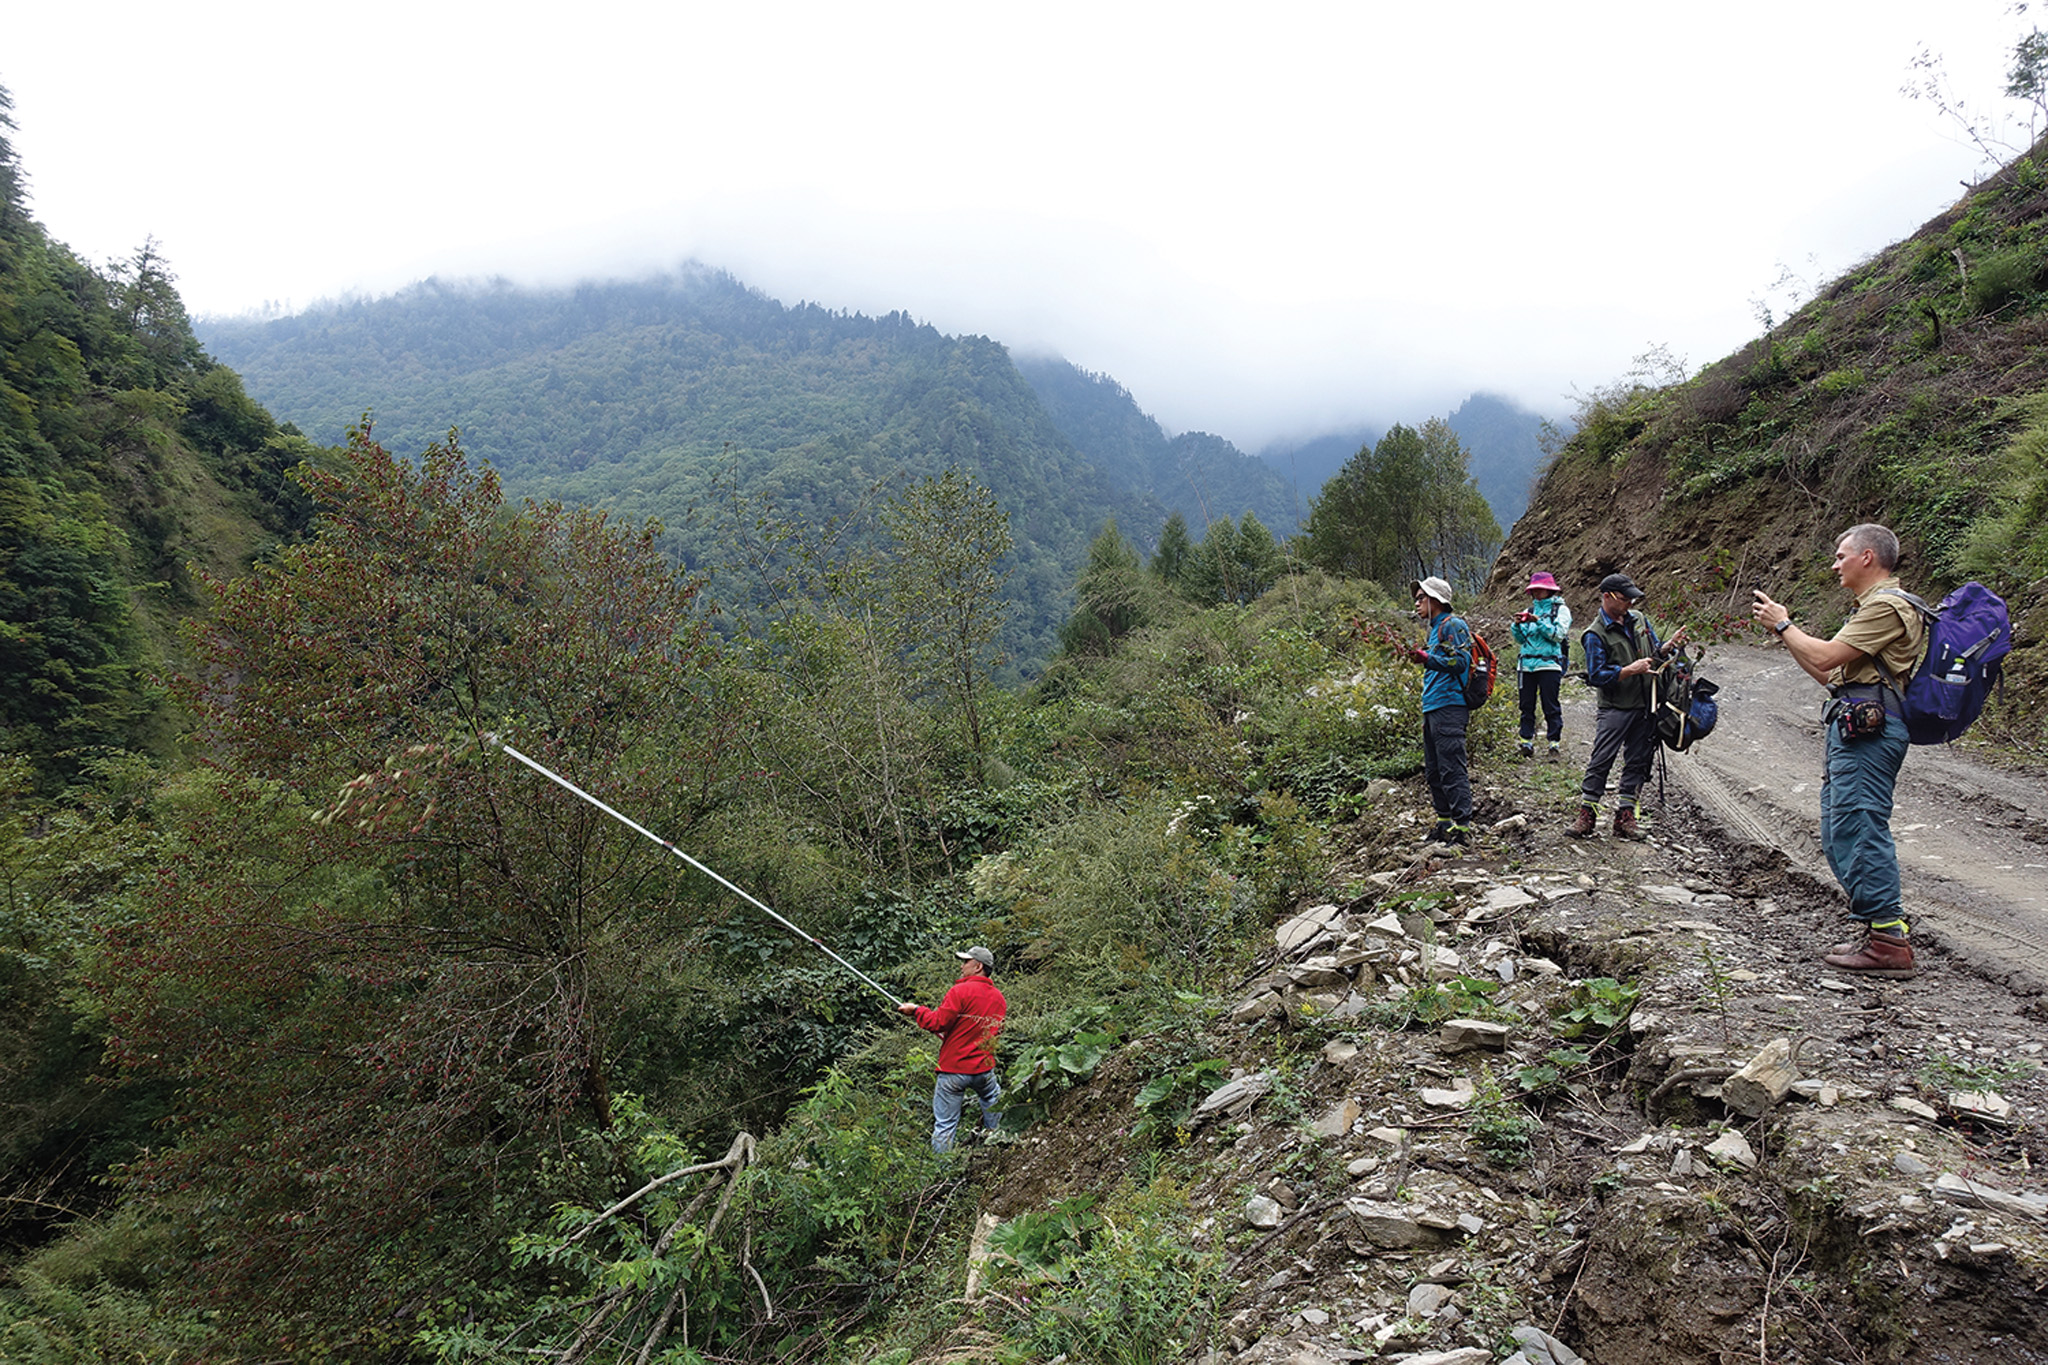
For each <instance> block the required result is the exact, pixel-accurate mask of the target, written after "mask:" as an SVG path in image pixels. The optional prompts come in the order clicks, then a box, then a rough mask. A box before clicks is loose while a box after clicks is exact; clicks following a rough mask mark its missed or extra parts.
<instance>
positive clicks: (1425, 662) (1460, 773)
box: [1408, 578, 1472, 844]
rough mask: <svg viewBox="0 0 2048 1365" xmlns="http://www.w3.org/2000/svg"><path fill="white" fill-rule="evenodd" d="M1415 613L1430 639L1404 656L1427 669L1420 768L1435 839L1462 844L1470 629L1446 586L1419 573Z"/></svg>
mask: <svg viewBox="0 0 2048 1365" xmlns="http://www.w3.org/2000/svg"><path fill="white" fill-rule="evenodd" d="M1410 586H1411V588H1412V589H1413V591H1414V593H1415V616H1416V619H1417V620H1421V621H1427V622H1428V623H1429V638H1428V639H1427V640H1426V641H1424V643H1423V645H1422V647H1421V648H1420V649H1411V650H1409V651H1408V657H1409V658H1410V659H1412V660H1414V661H1415V662H1416V663H1419V664H1421V665H1422V666H1423V667H1424V668H1425V669H1427V670H1429V671H1428V672H1427V673H1426V674H1425V675H1424V677H1423V681H1422V773H1423V776H1424V777H1426V778H1427V779H1428V780H1429V799H1430V803H1431V804H1432V805H1433V806H1435V807H1436V828H1435V829H1434V830H1432V831H1431V832H1430V837H1431V838H1432V839H1434V840H1435V841H1437V842H1438V843H1445V844H1463V843H1465V842H1466V841H1467V840H1468V839H1470V838H1471V836H1472V828H1471V826H1472V782H1471V779H1470V777H1468V776H1467V775H1466V771H1465V723H1466V720H1467V719H1468V716H1469V713H1468V712H1467V710H1466V708H1465V671H1466V669H1468V668H1470V667H1471V666H1472V628H1471V627H1470V626H1467V625H1466V624H1465V622H1464V621H1463V620H1462V619H1460V618H1459V617H1458V616H1456V615H1455V614H1453V613H1452V611H1451V585H1450V584H1448V583H1446V582H1444V580H1443V579H1441V578H1423V579H1418V580H1416V581H1415V582H1414V583H1413V584H1411V585H1410Z"/></svg>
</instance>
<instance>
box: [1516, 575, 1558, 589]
mask: <svg viewBox="0 0 2048 1365" xmlns="http://www.w3.org/2000/svg"><path fill="white" fill-rule="evenodd" d="M1523 591H1524V592H1556V591H1557V580H1556V579H1555V578H1552V577H1551V576H1550V575H1549V574H1547V573H1542V572H1538V573H1532V574H1530V575H1529V586H1528V587H1526V588H1524V589H1523Z"/></svg>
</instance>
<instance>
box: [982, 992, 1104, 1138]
mask: <svg viewBox="0 0 2048 1365" xmlns="http://www.w3.org/2000/svg"><path fill="white" fill-rule="evenodd" d="M1108 1012H1109V1008H1108V1006H1099V1007H1097V1008H1095V1009H1093V1010H1090V1011H1088V1012H1087V1014H1088V1016H1089V1017H1090V1018H1093V1019H1099V1018H1101V1017H1102V1016H1103V1015H1105V1014H1107V1013H1108ZM1116 1044H1117V1036H1116V1035H1115V1034H1114V1033H1106V1032H1101V1031H1098V1030H1095V1029H1091V1028H1085V1027H1084V1028H1081V1029H1078V1030H1077V1031H1076V1032H1075V1033H1074V1035H1073V1036H1072V1037H1071V1038H1069V1039H1067V1040H1066V1041H1065V1042H1061V1043H1034V1044H1030V1045H1028V1046H1026V1047H1025V1048H1024V1049H1023V1050H1022V1051H1021V1052H1019V1053H1018V1054H1017V1060H1016V1061H1015V1062H1014V1063H1012V1065H1011V1068H1010V1075H1009V1084H1008V1085H1007V1086H1006V1087H1005V1094H1004V1099H1003V1129H1004V1131H1006V1132H1012V1133H1014V1132H1018V1131H1020V1130H1021V1129H1024V1128H1028V1127H1030V1126H1031V1125H1032V1124H1034V1123H1036V1122H1038V1120H1040V1119H1042V1118H1044V1117H1045V1115H1046V1111H1047V1110H1049V1109H1051V1108H1052V1104H1053V1101H1054V1100H1056V1099H1058V1098H1059V1097H1060V1096H1061V1095H1064V1094H1065V1093H1066V1092H1067V1091H1068V1090H1069V1089H1070V1088H1072V1087H1073V1086H1075V1085H1078V1084H1079V1083H1081V1082H1083V1081H1086V1080H1087V1079H1088V1078H1090V1077H1091V1076H1093V1075H1094V1074H1095V1069H1096V1068H1097V1067H1099V1066H1101V1065H1102V1059H1103V1058H1104V1057H1107V1056H1108V1055H1109V1054H1110V1051H1111V1049H1113V1048H1114V1047H1115V1046H1116Z"/></svg>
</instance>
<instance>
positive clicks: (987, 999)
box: [896, 948, 1009, 1152]
mask: <svg viewBox="0 0 2048 1365" xmlns="http://www.w3.org/2000/svg"><path fill="white" fill-rule="evenodd" d="M953 956H955V957H957V958H959V959H960V979H959V980H957V981H955V982H954V983H953V988H952V989H951V990H949V991H947V992H946V998H945V999H944V1000H941V1001H940V1002H939V1007H938V1008H937V1009H935V1010H928V1009H926V1008H925V1007H924V1006H922V1005H919V1004H915V1003H913V1002H911V1001H908V1000H906V1001H904V1002H903V1003H902V1004H900V1005H898V1006H897V1007H896V1010H897V1012H898V1013H900V1014H908V1015H910V1016H912V1017H913V1018H915V1019H916V1020H917V1026H918V1027H919V1028H921V1029H927V1030H929V1031H931V1032H933V1033H936V1034H938V1035H940V1038H941V1040H942V1041H941V1042H940V1043H939V1067H938V1076H937V1078H936V1079H935V1080H934V1082H933V1084H932V1150H933V1151H935V1152H949V1151H951V1150H952V1149H953V1132H954V1130H955V1129H957V1128H958V1127H959V1126H960V1111H961V1109H962V1108H963V1107H964V1106H965V1105H966V1103H967V1093H968V1092H969V1091H970V1090H971V1091H973V1092H974V1097H975V1099H976V1100H978V1101H979V1102H980V1105H981V1126H982V1127H984V1128H988V1129H991V1130H993V1129H994V1128H995V1126H996V1124H997V1122H998V1121H999V1120H1000V1119H1001V1118H1002V1115H1001V1114H998V1113H997V1112H996V1107H995V1105H996V1101H997V1100H999V1099H1001V1098H1002V1097H1003V1087H1002V1083H1001V1082H1000V1081H998V1080H997V1079H996V1056H995V1042H996V1030H997V1029H999V1028H1001V1027H1002V1023H1003V1015H1004V1013H1005V1012H1007V1011H1008V1009H1009V1005H1008V1004H1007V1003H1006V1002H1005V1001H1004V999H1003V993H1002V992H1001V991H999V990H997V989H996V983H995V982H994V981H991V980H990V979H989V978H990V976H991V975H993V974H994V972H995V969H996V955H995V954H994V953H991V952H990V951H989V950H988V949H986V948H969V949H968V950H967V951H966V952H964V953H955V954H953Z"/></svg>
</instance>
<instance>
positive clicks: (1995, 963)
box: [1571, 645, 2048, 993]
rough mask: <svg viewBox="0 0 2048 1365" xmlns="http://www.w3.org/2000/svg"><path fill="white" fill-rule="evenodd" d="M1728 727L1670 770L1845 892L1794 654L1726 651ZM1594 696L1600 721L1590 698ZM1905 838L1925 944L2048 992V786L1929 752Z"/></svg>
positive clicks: (1721, 654)
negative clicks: (1836, 873) (1837, 875)
mask: <svg viewBox="0 0 2048 1365" xmlns="http://www.w3.org/2000/svg"><path fill="white" fill-rule="evenodd" d="M1699 672H1700V673H1701V674H1702V675H1703V676H1705V677H1709V678H1712V679H1713V680H1714V681H1715V682H1717V683H1719V684H1720V685H1721V695H1720V703H1721V722H1720V726H1719V728H1717V729H1716V730H1715V731H1714V733H1713V734H1712V735H1711V736H1710V737H1708V738H1707V739H1705V740H1703V741H1701V742H1700V743H1699V744H1698V745H1697V746H1695V747H1694V748H1693V749H1691V750H1690V751H1688V752H1687V753H1684V754H1672V755H1670V756H1669V759H1670V768H1669V775H1670V777H1671V778H1672V779H1674V780H1681V781H1683V782H1684V784H1685V786H1686V788H1687V790H1688V791H1690V792H1691V793H1692V794H1693V796H1694V798H1695V799H1696V800H1698V801H1699V803H1700V804H1701V805H1702V806H1704V807H1706V808H1707V809H1709V810H1711V811H1713V812H1714V813H1715V814H1716V815H1717V816H1719V817H1720V819H1721V820H1722V822H1723V823H1724V824H1725V825H1726V826H1727V829H1728V832H1729V833H1730V834H1731V835H1732V836H1734V837H1736V838H1738V839H1741V840H1744V841H1747V842H1753V843H1758V844H1764V845H1767V846H1769V847H1772V848H1776V849H1778V850H1780V851H1781V852H1783V853H1784V854H1785V856H1786V858H1787V859H1788V860H1789V861H1790V862H1791V863H1792V864H1793V865H1794V866H1797V867H1799V868H1802V869H1804V870H1806V871H1808V872H1810V873H1811V874H1812V875H1813V876H1815V877H1816V878H1817V879H1819V880H1820V881H1822V882H1824V883H1826V884H1828V885H1833V884H1834V879H1833V878H1832V876H1830V875H1829V873H1828V868H1827V861H1826V859H1824V858H1823V857H1822V856H1821V851H1820V839H1819V832H1820V775H1821V724H1820V706H1821V702H1822V700H1823V699H1824V696H1823V693H1822V691H1821V689H1820V688H1819V687H1818V686H1817V685H1816V684H1815V683H1814V682H1813V681H1812V680H1811V679H1809V678H1808V677H1807V676H1806V675H1805V674H1804V673H1802V672H1800V670H1799V667H1798V665H1796V664H1794V663H1793V662H1792V660H1791V659H1790V658H1789V657H1788V656H1787V655H1786V654H1785V652H1784V651H1783V650H1780V649H1772V648H1767V647H1766V648H1759V647H1755V646H1749V645H1719V646H1715V647H1713V648H1712V650H1711V652H1710V653H1709V654H1708V656H1707V658H1706V659H1705V661H1704V662H1702V663H1701V665H1700V666H1699ZM1571 690H1573V691H1576V692H1577V693H1578V695H1579V697H1580V698H1582V699H1584V700H1582V701H1581V702H1580V703H1579V704H1580V705H1581V706H1583V707H1585V708H1586V709H1587V713H1588V715H1590V708H1591V700H1590V694H1589V693H1587V692H1586V691H1585V690H1584V689H1571ZM1892 833H1893V835H1894V836H1895V837H1896V838H1897V840H1898V845H1899V870H1900V874H1901V877H1902V878H1903V881H1904V887H1905V900H1906V910H1907V913H1908V914H1909V915H1910V916H1911V917H1912V919H1913V922H1914V927H1913V933H1914V937H1915V938H1916V939H1921V940H1923V941H1928V942H1931V943H1933V944H1934V945H1935V946H1937V947H1939V948H1942V949H1945V950H1947V951H1948V952H1949V953H1951V954H1953V955H1954V956H1955V957H1957V958H1960V959H1962V960H1964V961H1966V962H1968V963H1969V964H1971V965H1972V966H1974V967H1976V968H1977V969H1978V970H1980V971H1982V972H1984V973H1985V974H1986V975H1988V976H1991V977H1992V978H1994V979H1996V980H1999V981H2002V982H2004V983H2005V984H2006V985H2008V986H2010V987H2012V988H2014V989H2016V990H2020V991H2023V992H2027V993H2038V992H2041V991H2043V990H2048V782H2043V781H2042V780H2041V779H2038V778H2030V777H2023V776H2018V775H2015V774H2011V773H2006V772H2001V771H1999V770H1997V769H1994V768H1990V767H1986V766H1985V765H1983V764H1981V763H1978V762H1976V761H1974V760H1973V759H1971V758H1970V757H1969V756H1968V755H1967V753H1966V752H1965V751H1964V750H1962V749H1956V748H1950V747H1946V746H1940V745H1925V746H1916V747H1915V748H1914V749H1913V750H1912V751H1911V752H1910V753H1909V754H1908V755H1907V756H1906V766H1905V770H1904V771H1903V772H1902V773H1901V774H1900V776H1899V786H1898V806H1897V809H1896V811H1895V812H1894V814H1893V816H1892Z"/></svg>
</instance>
